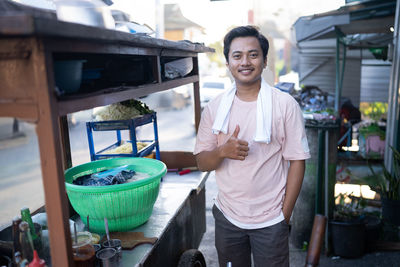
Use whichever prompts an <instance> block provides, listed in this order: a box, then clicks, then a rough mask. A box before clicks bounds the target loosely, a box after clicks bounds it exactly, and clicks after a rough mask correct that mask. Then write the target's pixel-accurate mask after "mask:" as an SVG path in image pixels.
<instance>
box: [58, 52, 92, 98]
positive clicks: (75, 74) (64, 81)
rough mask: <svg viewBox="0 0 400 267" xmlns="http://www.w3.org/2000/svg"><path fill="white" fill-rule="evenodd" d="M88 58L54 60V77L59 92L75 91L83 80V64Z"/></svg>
mask: <svg viewBox="0 0 400 267" xmlns="http://www.w3.org/2000/svg"><path fill="white" fill-rule="evenodd" d="M84 62H86V60H58V61H57V60H56V61H54V79H55V82H56V86H57V87H58V93H59V94H61V95H62V94H68V93H74V92H76V91H78V90H79V87H80V86H81V82H82V66H83V63H84Z"/></svg>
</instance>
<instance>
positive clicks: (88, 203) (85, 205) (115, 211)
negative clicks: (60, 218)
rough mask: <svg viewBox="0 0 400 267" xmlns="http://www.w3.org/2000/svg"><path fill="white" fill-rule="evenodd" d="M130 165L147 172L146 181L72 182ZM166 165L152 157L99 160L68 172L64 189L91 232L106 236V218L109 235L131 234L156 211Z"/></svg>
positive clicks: (137, 170) (131, 167)
mask: <svg viewBox="0 0 400 267" xmlns="http://www.w3.org/2000/svg"><path fill="white" fill-rule="evenodd" d="M122 165H129V168H130V169H133V170H135V171H136V172H139V173H145V174H147V175H148V177H147V178H144V179H141V180H138V181H134V182H129V183H123V184H115V185H108V186H80V185H74V184H73V183H72V181H73V180H74V179H76V178H78V177H81V176H83V175H87V174H92V173H97V172H100V171H104V170H107V169H111V168H115V167H119V166H122ZM166 172H167V167H166V165H165V164H164V163H163V162H161V161H159V160H155V159H149V158H112V159H104V160H97V161H93V162H89V163H85V164H82V165H78V166H76V167H73V168H70V169H68V170H66V172H65V187H66V190H67V194H68V198H69V200H70V202H71V205H72V207H73V208H74V209H75V211H76V212H77V213H78V214H79V216H80V217H81V219H82V221H83V222H84V223H85V224H86V218H87V216H88V215H89V217H90V231H92V232H96V233H101V234H103V233H105V227H104V218H107V220H108V227H109V230H110V232H115V231H129V230H131V229H133V228H135V227H137V226H139V225H141V224H143V223H145V222H146V221H147V220H148V219H149V218H150V215H151V213H152V211H153V206H154V203H155V201H156V199H157V196H158V192H159V188H160V181H161V178H162V177H163V176H164V175H165V173H166Z"/></svg>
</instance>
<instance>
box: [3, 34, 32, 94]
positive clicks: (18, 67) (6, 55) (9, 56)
mask: <svg viewBox="0 0 400 267" xmlns="http://www.w3.org/2000/svg"><path fill="white" fill-rule="evenodd" d="M33 45H34V40H33V38H12V39H7V40H5V39H0V81H1V85H0V99H19V98H34V93H33V90H32V89H31V87H32V83H34V81H35V80H34V77H33V75H32V71H31V70H32V67H33V66H32V61H31V60H30V54H31V50H32V46H33ZM21 77H24V79H21Z"/></svg>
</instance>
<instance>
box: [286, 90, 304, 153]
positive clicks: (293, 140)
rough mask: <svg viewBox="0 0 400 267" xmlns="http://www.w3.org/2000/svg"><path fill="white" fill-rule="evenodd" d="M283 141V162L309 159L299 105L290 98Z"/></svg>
mask: <svg viewBox="0 0 400 267" xmlns="http://www.w3.org/2000/svg"><path fill="white" fill-rule="evenodd" d="M285 115H286V116H285V119H284V120H285V121H284V128H285V141H284V143H283V147H282V150H283V152H282V155H283V158H284V159H285V160H303V159H308V158H310V149H309V147H308V141H307V136H306V131H305V128H304V119H303V115H302V112H301V109H300V107H299V104H298V103H297V102H296V100H294V99H293V98H292V97H290V100H289V101H288V103H287V108H286V113H285Z"/></svg>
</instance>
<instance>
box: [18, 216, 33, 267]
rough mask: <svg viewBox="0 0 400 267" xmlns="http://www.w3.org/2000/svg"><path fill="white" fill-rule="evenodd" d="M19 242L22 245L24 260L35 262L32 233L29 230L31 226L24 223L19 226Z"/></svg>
mask: <svg viewBox="0 0 400 267" xmlns="http://www.w3.org/2000/svg"><path fill="white" fill-rule="evenodd" d="M19 231H20V234H19V242H20V244H21V254H22V260H24V259H26V260H28V262H30V261H32V260H33V250H34V248H33V241H32V237H31V232H30V230H29V224H28V223H27V222H25V221H22V222H21V223H20V224H19Z"/></svg>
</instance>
